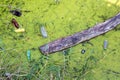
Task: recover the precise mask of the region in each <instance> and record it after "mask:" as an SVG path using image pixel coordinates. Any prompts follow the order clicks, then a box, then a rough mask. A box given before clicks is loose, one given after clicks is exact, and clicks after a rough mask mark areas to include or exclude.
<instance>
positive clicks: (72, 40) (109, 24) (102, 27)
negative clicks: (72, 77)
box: [39, 13, 120, 55]
mask: <svg viewBox="0 0 120 80" xmlns="http://www.w3.org/2000/svg"><path fill="white" fill-rule="evenodd" d="M118 24H120V13H118V14H117V15H116V16H114V17H113V18H110V19H108V20H106V21H105V22H103V23H99V24H96V25H95V26H94V27H92V28H89V29H87V30H84V31H82V32H78V33H75V34H73V35H70V36H67V37H63V38H60V39H57V40H55V41H53V42H50V43H48V44H45V45H42V46H40V48H39V49H40V51H41V52H42V53H43V54H44V55H47V54H49V53H54V52H57V51H60V50H63V49H66V48H69V47H72V46H75V45H77V44H79V43H81V42H83V41H86V40H89V39H91V38H94V37H96V36H99V35H101V34H103V33H106V32H108V31H110V30H112V29H113V28H115V27H116V26H117V25H118Z"/></svg>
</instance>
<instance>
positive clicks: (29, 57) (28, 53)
mask: <svg viewBox="0 0 120 80" xmlns="http://www.w3.org/2000/svg"><path fill="white" fill-rule="evenodd" d="M27 59H28V60H29V61H30V60H31V51H30V50H27Z"/></svg>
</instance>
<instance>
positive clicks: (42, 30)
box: [40, 26, 48, 38]
mask: <svg viewBox="0 0 120 80" xmlns="http://www.w3.org/2000/svg"><path fill="white" fill-rule="evenodd" d="M40 31H41V34H42V36H43V37H45V38H46V37H47V36H48V35H47V32H46V30H45V27H44V26H42V27H40Z"/></svg>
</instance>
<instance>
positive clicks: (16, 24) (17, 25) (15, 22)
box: [11, 18, 20, 29]
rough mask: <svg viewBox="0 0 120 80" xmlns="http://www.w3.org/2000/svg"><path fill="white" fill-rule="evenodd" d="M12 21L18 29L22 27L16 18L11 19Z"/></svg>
mask: <svg viewBox="0 0 120 80" xmlns="http://www.w3.org/2000/svg"><path fill="white" fill-rule="evenodd" d="M11 22H12V24H13V25H14V26H15V27H16V28H17V29H19V28H20V26H19V24H18V22H17V21H16V20H15V19H14V18H13V19H12V20H11Z"/></svg>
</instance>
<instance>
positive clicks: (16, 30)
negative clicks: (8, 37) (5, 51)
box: [15, 28, 25, 33]
mask: <svg viewBox="0 0 120 80" xmlns="http://www.w3.org/2000/svg"><path fill="white" fill-rule="evenodd" d="M15 32H17V33H20V32H25V29H24V28H19V29H15Z"/></svg>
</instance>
